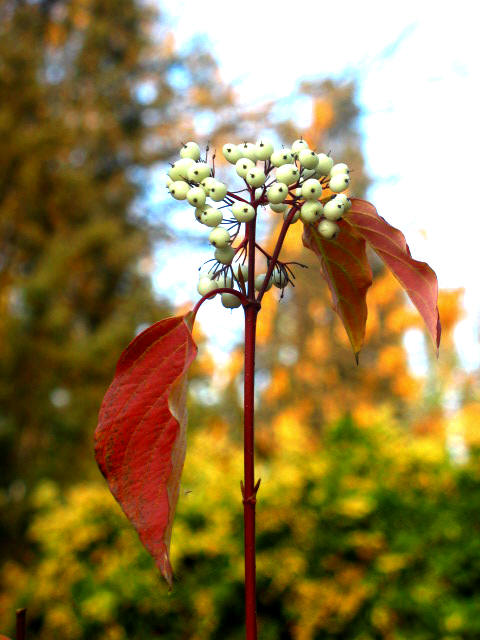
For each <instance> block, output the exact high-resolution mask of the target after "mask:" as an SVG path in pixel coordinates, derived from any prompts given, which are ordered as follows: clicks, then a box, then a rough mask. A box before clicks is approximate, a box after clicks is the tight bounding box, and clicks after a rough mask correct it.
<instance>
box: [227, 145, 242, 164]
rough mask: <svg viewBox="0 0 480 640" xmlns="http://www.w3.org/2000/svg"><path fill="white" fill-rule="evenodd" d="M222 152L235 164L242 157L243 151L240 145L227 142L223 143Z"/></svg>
mask: <svg viewBox="0 0 480 640" xmlns="http://www.w3.org/2000/svg"><path fill="white" fill-rule="evenodd" d="M222 153H223V157H224V158H225V160H227V162H230V164H235V163H236V162H237V161H238V160H240V158H241V157H242V152H241V151H240V149H239V148H238V146H237V145H236V144H233V143H232V142H227V144H224V145H223V148H222Z"/></svg>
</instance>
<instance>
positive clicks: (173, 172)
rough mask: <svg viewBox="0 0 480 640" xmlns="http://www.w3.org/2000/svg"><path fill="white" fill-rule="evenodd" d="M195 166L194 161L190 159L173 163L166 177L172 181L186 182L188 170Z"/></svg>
mask: <svg viewBox="0 0 480 640" xmlns="http://www.w3.org/2000/svg"><path fill="white" fill-rule="evenodd" d="M194 164H195V161H194V160H192V159H191V158H182V159H181V160H177V161H176V162H174V163H173V167H170V169H169V171H168V175H169V176H170V178H172V180H187V178H188V170H189V169H190V167H192V166H193V165H194Z"/></svg>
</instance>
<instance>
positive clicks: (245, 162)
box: [235, 157, 255, 178]
mask: <svg viewBox="0 0 480 640" xmlns="http://www.w3.org/2000/svg"><path fill="white" fill-rule="evenodd" d="M254 166H255V163H254V162H253V161H252V160H250V159H249V158H243V157H242V158H240V160H237V162H236V164H235V170H236V172H237V174H238V175H239V176H240V178H245V176H246V175H247V173H248V172H249V170H250V169H252V168H253V167H254Z"/></svg>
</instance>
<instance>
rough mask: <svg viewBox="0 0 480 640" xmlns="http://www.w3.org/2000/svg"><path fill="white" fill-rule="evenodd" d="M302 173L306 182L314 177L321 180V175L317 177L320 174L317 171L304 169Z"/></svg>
mask: <svg viewBox="0 0 480 640" xmlns="http://www.w3.org/2000/svg"><path fill="white" fill-rule="evenodd" d="M301 172H302V178H303V179H304V180H306V179H307V178H312V177H315V178H319V177H320V176H319V175H318V176H317V173H318V171H317V169H303V168H302V169H301Z"/></svg>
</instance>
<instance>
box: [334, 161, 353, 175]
mask: <svg viewBox="0 0 480 640" xmlns="http://www.w3.org/2000/svg"><path fill="white" fill-rule="evenodd" d="M337 173H350V169H349V168H348V165H346V164H345V163H344V162H339V163H338V164H334V165H333V167H332V168H331V169H330V175H331V176H336V175H337Z"/></svg>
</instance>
